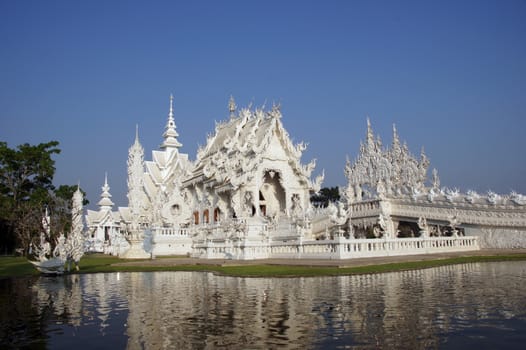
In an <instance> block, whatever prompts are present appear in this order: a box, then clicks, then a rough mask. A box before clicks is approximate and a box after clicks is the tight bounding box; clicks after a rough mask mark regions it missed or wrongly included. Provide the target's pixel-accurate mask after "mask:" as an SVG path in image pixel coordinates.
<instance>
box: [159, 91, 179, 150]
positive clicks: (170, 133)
mask: <svg viewBox="0 0 526 350" xmlns="http://www.w3.org/2000/svg"><path fill="white" fill-rule="evenodd" d="M175 129H176V126H175V119H174V96H173V94H170V110H169V112H168V121H167V122H166V126H165V127H164V133H163V138H164V141H163V143H162V144H161V149H167V148H179V147H181V146H182V144H181V143H179V141H177V137H179V134H178V133H177V130H175Z"/></svg>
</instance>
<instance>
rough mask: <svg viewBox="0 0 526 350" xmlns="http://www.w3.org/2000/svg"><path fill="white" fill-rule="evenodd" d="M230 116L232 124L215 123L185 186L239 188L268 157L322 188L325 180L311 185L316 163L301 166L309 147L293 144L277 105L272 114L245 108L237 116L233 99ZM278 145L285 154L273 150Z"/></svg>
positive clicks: (309, 183) (307, 182)
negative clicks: (196, 183) (197, 183)
mask: <svg viewBox="0 0 526 350" xmlns="http://www.w3.org/2000/svg"><path fill="white" fill-rule="evenodd" d="M230 113H231V114H230V119H229V120H227V121H223V122H219V123H216V128H215V132H214V134H213V135H209V136H208V138H207V143H206V146H204V147H202V148H200V149H199V150H198V154H197V161H196V165H195V168H194V170H193V172H192V174H191V176H190V177H189V178H188V179H187V180H186V181H185V182H184V183H185V184H186V185H188V184H191V183H194V182H201V181H204V182H214V183H216V184H218V185H221V184H228V185H230V186H232V187H233V188H237V187H238V186H239V185H241V184H243V183H246V182H247V181H249V180H250V179H251V178H252V177H253V175H254V174H253V171H254V170H255V169H256V167H257V166H258V164H260V162H261V161H262V158H265V157H266V158H269V159H270V158H275V159H278V158H280V157H281V158H284V159H282V160H286V161H288V162H289V164H290V165H291V167H292V168H293V170H294V172H295V173H296V174H297V175H298V176H300V177H301V178H302V181H304V182H305V183H306V184H308V185H312V187H316V184H321V181H322V180H323V177H321V178H319V179H317V182H316V183H312V182H311V181H310V175H311V173H312V170H313V169H314V167H315V161H314V160H313V161H312V162H311V163H309V164H308V165H306V166H303V165H302V164H301V162H300V160H301V155H302V153H303V151H304V150H305V148H306V145H305V144H304V143H299V144H297V145H294V144H293V143H292V141H291V140H290V137H289V135H288V133H287V131H286V130H285V129H284V127H283V124H282V122H281V117H282V115H281V111H280V107H279V106H277V105H274V106H273V107H272V109H271V110H270V111H264V110H263V109H256V110H251V109H249V108H244V109H241V111H239V113H238V114H236V113H235V104H234V103H233V99H231V101H230ZM277 144H279V147H278V148H280V149H281V150H282V152H281V151H279V150H277V149H276V148H274V149H273V146H276V145H277ZM280 153H281V154H280Z"/></svg>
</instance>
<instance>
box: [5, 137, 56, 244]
mask: <svg viewBox="0 0 526 350" xmlns="http://www.w3.org/2000/svg"><path fill="white" fill-rule="evenodd" d="M58 144H59V143H58V141H50V142H47V143H41V144H38V145H36V146H33V145H30V144H27V143H25V144H22V145H19V146H18V147H17V148H16V149H11V148H9V147H8V146H7V143H6V142H0V230H1V231H0V245H1V246H2V248H3V250H4V251H5V250H8V251H11V252H12V251H13V249H14V248H15V247H16V248H21V249H22V251H23V252H27V248H28V246H29V243H30V242H31V240H32V238H33V236H34V235H36V234H37V233H38V232H39V231H40V230H41V229H42V216H43V210H44V208H45V207H46V206H49V205H50V204H52V202H53V200H54V198H53V197H54V196H53V192H52V191H53V190H54V186H53V176H54V174H55V161H54V160H53V158H52V156H53V155H54V154H59V153H60V149H59V148H57V146H58Z"/></svg>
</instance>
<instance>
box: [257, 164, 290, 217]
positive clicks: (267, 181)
mask: <svg viewBox="0 0 526 350" xmlns="http://www.w3.org/2000/svg"><path fill="white" fill-rule="evenodd" d="M285 198H286V193H285V189H284V188H283V186H282V185H281V174H280V173H279V172H277V171H275V170H268V171H266V172H265V174H264V175H263V184H262V185H261V188H260V189H259V204H260V210H261V209H262V208H264V209H263V210H262V212H263V215H267V216H274V215H276V214H278V213H280V212H284V211H285V208H286V200H285Z"/></svg>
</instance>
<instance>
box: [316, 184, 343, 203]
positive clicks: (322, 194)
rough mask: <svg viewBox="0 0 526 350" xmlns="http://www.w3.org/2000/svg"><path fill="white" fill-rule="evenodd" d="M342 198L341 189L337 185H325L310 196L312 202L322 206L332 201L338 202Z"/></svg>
mask: <svg viewBox="0 0 526 350" xmlns="http://www.w3.org/2000/svg"><path fill="white" fill-rule="evenodd" d="M339 200H340V190H339V189H338V187H337V186H335V187H323V188H322V189H321V190H320V191H319V192H318V193H316V194H313V195H312V196H311V197H310V201H311V203H312V204H314V205H316V206H320V207H324V208H325V207H327V206H328V205H329V203H330V202H336V201H339Z"/></svg>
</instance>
